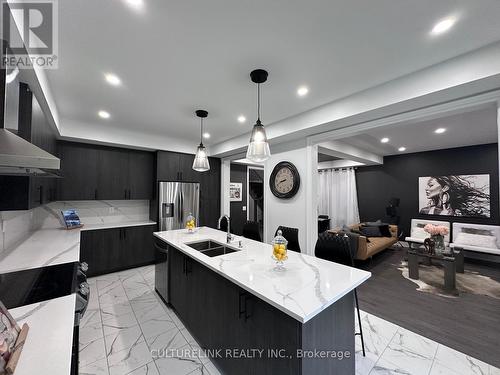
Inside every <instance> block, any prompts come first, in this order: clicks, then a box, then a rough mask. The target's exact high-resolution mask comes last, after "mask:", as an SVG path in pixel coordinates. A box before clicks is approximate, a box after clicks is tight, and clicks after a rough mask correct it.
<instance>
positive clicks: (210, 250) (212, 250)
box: [186, 240, 238, 257]
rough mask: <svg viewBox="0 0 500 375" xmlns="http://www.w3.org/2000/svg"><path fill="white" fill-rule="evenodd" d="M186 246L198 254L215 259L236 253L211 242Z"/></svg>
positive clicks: (229, 248)
mask: <svg viewBox="0 0 500 375" xmlns="http://www.w3.org/2000/svg"><path fill="white" fill-rule="evenodd" d="M186 245H187V246H189V247H190V248H192V249H195V250H198V251H199V252H200V253H202V254H205V255H206V256H209V257H216V256H219V255H224V254H230V253H234V252H236V251H238V250H235V249H233V248H231V247H229V246H226V245H224V244H221V243H219V242H216V241H213V240H206V241H200V242H193V243H188V244H186Z"/></svg>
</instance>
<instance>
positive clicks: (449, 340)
mask: <svg viewBox="0 0 500 375" xmlns="http://www.w3.org/2000/svg"><path fill="white" fill-rule="evenodd" d="M404 254H405V249H404V248H401V247H394V248H393V249H389V250H387V251H385V252H382V253H381V254H379V255H377V256H375V257H374V258H373V260H372V261H371V262H366V263H363V264H360V265H359V267H360V268H364V269H367V270H369V271H371V272H372V278H371V279H370V280H368V281H367V282H366V283H364V284H363V285H362V286H361V287H359V288H358V295H359V301H360V307H361V309H363V310H365V311H367V312H369V313H371V314H373V315H376V316H379V317H381V318H383V319H386V320H388V321H390V322H393V323H395V324H398V325H400V326H402V327H404V328H407V329H409V330H411V331H413V332H416V333H419V334H421V335H423V336H425V337H428V338H430V339H432V340H434V341H437V342H439V343H441V344H443V345H446V346H449V347H451V348H453V349H456V350H458V351H461V352H463V353H466V354H468V355H471V356H473V357H476V358H478V359H480V360H483V361H485V362H487V363H489V364H492V365H494V366H496V367H500V355H499V353H500V300H498V299H495V298H491V297H488V296H482V295H474V294H469V293H461V295H460V297H459V298H446V297H441V296H437V295H433V294H429V293H423V292H419V291H417V290H416V285H415V284H414V283H412V282H410V281H409V280H407V279H405V278H403V277H402V276H401V272H400V271H399V270H398V269H397V266H398V265H399V264H401V260H402V259H403V256H404ZM465 269H466V270H469V271H475V272H478V273H479V274H481V275H484V276H489V277H491V278H492V279H494V280H496V281H499V282H500V266H499V265H498V264H494V263H480V262H471V261H468V260H466V263H465Z"/></svg>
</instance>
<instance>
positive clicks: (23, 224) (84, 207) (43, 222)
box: [0, 200, 149, 253]
mask: <svg viewBox="0 0 500 375" xmlns="http://www.w3.org/2000/svg"><path fill="white" fill-rule="evenodd" d="M68 209H75V210H76V211H77V213H78V216H80V220H81V222H82V223H83V224H106V223H121V222H130V221H147V220H149V201H148V200H110V201H101V200H99V201H58V202H51V203H49V204H47V205H44V206H41V207H37V208H34V209H32V210H29V211H3V212H0V230H1V236H0V253H1V252H3V251H4V250H6V249H9V248H11V247H12V246H15V245H16V244H18V243H20V242H22V241H23V240H24V239H25V238H26V237H27V235H28V234H29V233H30V232H32V231H35V230H38V229H40V228H54V227H58V226H62V225H63V224H62V219H61V210H68Z"/></svg>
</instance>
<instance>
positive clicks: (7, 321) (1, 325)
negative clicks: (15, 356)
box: [0, 302, 21, 373]
mask: <svg viewBox="0 0 500 375" xmlns="http://www.w3.org/2000/svg"><path fill="white" fill-rule="evenodd" d="M20 332H21V328H19V326H18V325H17V323H16V321H15V320H14V318H12V315H10V313H9V311H8V310H7V309H6V308H5V306H4V304H3V303H2V302H0V373H3V372H4V370H5V366H7V363H8V362H9V359H10V357H11V355H12V353H13V351H14V347H15V344H16V341H17V338H18V336H19V333H20Z"/></svg>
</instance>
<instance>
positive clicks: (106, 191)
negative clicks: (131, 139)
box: [96, 148, 129, 200]
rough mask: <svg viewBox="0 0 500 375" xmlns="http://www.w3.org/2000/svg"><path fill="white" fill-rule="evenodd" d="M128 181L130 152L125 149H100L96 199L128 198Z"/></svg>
mask: <svg viewBox="0 0 500 375" xmlns="http://www.w3.org/2000/svg"><path fill="white" fill-rule="evenodd" d="M128 182H129V173H128V152H127V151H126V150H124V149H114V148H101V149H99V151H98V162H97V198H96V199H101V200H102V199H105V200H111V199H128V191H129V184H128Z"/></svg>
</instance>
